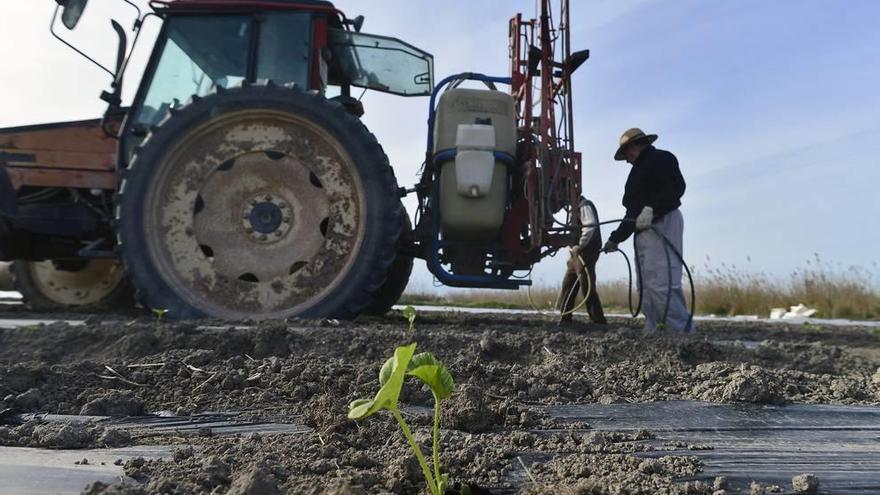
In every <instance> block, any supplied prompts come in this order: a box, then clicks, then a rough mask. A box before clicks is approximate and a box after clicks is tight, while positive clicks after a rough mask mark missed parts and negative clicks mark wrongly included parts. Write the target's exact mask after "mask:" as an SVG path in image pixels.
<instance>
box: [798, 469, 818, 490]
mask: <svg viewBox="0 0 880 495" xmlns="http://www.w3.org/2000/svg"><path fill="white" fill-rule="evenodd" d="M791 486H792V488H794V491H795V493H816V492H817V491H819V478H817V477H816V475H815V474H813V473H803V474H799V475H797V476H795V477H793V478H792V479H791Z"/></svg>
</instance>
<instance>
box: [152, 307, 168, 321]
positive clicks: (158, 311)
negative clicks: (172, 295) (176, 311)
mask: <svg viewBox="0 0 880 495" xmlns="http://www.w3.org/2000/svg"><path fill="white" fill-rule="evenodd" d="M167 312H168V310H167V309H154V310H153V316H155V317H156V321H157V322H158V321H162V317H163V316H165V313H167Z"/></svg>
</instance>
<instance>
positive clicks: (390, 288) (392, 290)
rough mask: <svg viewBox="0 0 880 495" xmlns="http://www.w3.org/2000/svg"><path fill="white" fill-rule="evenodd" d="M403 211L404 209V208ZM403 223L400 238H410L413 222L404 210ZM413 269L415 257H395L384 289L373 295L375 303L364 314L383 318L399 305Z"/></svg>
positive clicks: (400, 255)
mask: <svg viewBox="0 0 880 495" xmlns="http://www.w3.org/2000/svg"><path fill="white" fill-rule="evenodd" d="M401 209H403V207H402V206H401ZM401 223H402V225H403V231H402V232H401V234H400V237H401V239H403V238H406V237H409V235H410V234H411V233H412V222H411V221H410V219H409V216H408V215H407V214H406V210H403V214H402V215H401ZM412 269H413V257H412V256H411V255H408V254H405V253H402V252H399V251H398V253H397V256H395V257H394V263H392V264H391V268H389V269H388V276H387V277H385V283H384V284H382V287H379V290H377V291H376V293H375V294H373V302H371V303H370V305H369V306H367V308H366V309H365V310H364V313H365V314H368V315H373V316H382V315H384V314H385V313H387V312H388V311H389V310H391V307H392V306H394V305H395V304H396V303H397V301H398V300H399V299H400V296H401V295H403V291H404V290H406V285H407V284H408V283H409V276H410V275H411V274H412Z"/></svg>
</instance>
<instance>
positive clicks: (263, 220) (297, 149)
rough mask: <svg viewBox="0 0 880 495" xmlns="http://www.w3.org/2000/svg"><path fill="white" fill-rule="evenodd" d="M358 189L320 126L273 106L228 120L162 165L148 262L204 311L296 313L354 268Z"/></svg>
mask: <svg viewBox="0 0 880 495" xmlns="http://www.w3.org/2000/svg"><path fill="white" fill-rule="evenodd" d="M362 187H363V186H362V184H361V182H360V176H359V174H358V172H357V168H356V165H355V163H354V162H353V160H352V159H351V157H350V156H349V155H348V153H347V152H346V151H345V149H344V148H343V147H342V145H341V144H340V143H339V142H338V141H337V140H336V139H335V138H334V137H333V136H332V135H330V134H329V133H328V132H327V131H326V130H324V129H323V128H321V127H319V126H317V125H315V124H313V123H311V122H310V121H308V120H306V119H303V118H301V117H298V116H296V115H292V114H289V113H285V112H278V111H273V110H249V111H242V112H235V113H231V114H227V115H224V116H222V117H220V118H218V119H215V120H213V121H211V122H209V123H207V124H205V125H203V126H201V127H199V128H197V129H194V130H193V131H191V132H190V133H188V134H187V135H185V136H183V137H182V138H181V139H180V140H179V141H178V142H177V144H176V145H175V146H174V148H173V149H172V150H171V151H170V152H169V153H168V155H167V158H166V159H165V160H164V161H163V162H162V163H161V164H160V165H159V167H158V168H157V170H156V176H155V177H154V179H153V180H152V182H151V187H150V190H149V191H148V194H147V201H146V205H145V211H146V215H145V217H144V231H145V234H146V238H147V240H148V247H149V251H150V255H151V257H152V258H153V261H154V262H155V265H156V266H157V268H158V269H159V271H160V272H161V275H162V278H163V279H164V280H165V281H166V282H167V283H168V284H169V285H171V286H172V288H173V290H174V291H175V292H176V293H177V294H178V295H179V296H180V297H182V298H183V299H184V300H186V301H187V302H189V303H190V304H191V305H192V306H194V307H196V308H197V309H199V310H201V311H202V312H204V313H206V314H209V315H212V316H219V317H224V318H246V317H247V318H250V317H283V316H288V315H292V314H298V313H301V312H303V311H305V310H306V309H308V308H309V307H311V306H313V305H314V304H316V303H317V302H318V301H320V300H321V299H322V298H323V296H324V295H325V294H327V293H329V292H330V291H332V290H333V289H335V288H336V287H338V285H339V284H340V283H341V282H342V281H343V280H344V279H345V275H346V274H347V273H348V272H349V270H350V268H351V266H352V264H353V262H354V260H355V258H356V256H357V252H358V250H359V247H360V245H361V243H362V241H363V236H364V225H365V220H366V219H365V215H366V208H365V206H364V204H363V202H364V200H363V197H364V195H363V193H362Z"/></svg>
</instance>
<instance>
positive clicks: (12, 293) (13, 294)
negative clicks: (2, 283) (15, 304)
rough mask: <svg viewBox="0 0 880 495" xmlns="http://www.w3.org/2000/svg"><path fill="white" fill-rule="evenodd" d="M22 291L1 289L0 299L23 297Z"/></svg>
mask: <svg viewBox="0 0 880 495" xmlns="http://www.w3.org/2000/svg"><path fill="white" fill-rule="evenodd" d="M21 297H22V296H21V292H18V291H17V290H0V299H19V300H20V299H21Z"/></svg>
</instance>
